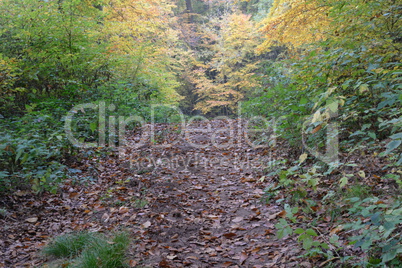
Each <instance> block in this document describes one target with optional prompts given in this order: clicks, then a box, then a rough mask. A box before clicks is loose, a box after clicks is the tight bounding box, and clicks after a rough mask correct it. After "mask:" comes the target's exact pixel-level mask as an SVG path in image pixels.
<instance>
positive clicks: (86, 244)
mask: <svg viewBox="0 0 402 268" xmlns="http://www.w3.org/2000/svg"><path fill="white" fill-rule="evenodd" d="M129 243H130V239H129V236H128V235H127V234H126V233H118V234H116V235H115V236H113V237H110V238H108V237H106V236H105V235H103V234H99V233H88V232H80V233H74V234H67V235H62V236H59V237H57V238H56V239H54V240H53V241H52V242H51V243H50V244H49V245H48V246H46V247H45V248H44V249H43V251H42V252H43V254H44V255H46V256H49V257H53V258H54V259H64V265H65V266H66V267H76V268H80V267H82V268H91V267H94V268H97V267H105V268H120V267H128V265H127V264H126V255H125V254H126V250H127V247H128V245H129Z"/></svg>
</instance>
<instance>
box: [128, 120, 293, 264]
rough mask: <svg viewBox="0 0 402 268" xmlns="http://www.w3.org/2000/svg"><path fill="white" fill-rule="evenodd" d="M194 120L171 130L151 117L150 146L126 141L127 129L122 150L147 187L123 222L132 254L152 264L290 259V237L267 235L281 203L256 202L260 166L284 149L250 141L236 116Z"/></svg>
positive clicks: (140, 183) (140, 184) (260, 196)
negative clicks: (132, 219) (184, 128)
mask: <svg viewBox="0 0 402 268" xmlns="http://www.w3.org/2000/svg"><path fill="white" fill-rule="evenodd" d="M193 128H197V129H199V130H198V131H194V132H188V133H187V134H188V135H183V136H182V137H178V136H177V133H178V132H179V130H180V126H179V125H177V126H175V125H158V126H156V127H154V129H153V130H154V131H152V132H151V133H155V135H154V137H153V138H151V139H150V140H152V139H153V141H154V145H153V146H149V145H148V146H141V147H140V149H138V148H137V149H132V147H136V146H137V144H138V142H139V140H140V139H139V137H138V135H134V136H132V137H131V139H130V141H131V144H133V145H134V146H131V147H130V146H128V147H127V148H126V150H125V152H124V153H123V159H124V158H126V159H129V162H130V163H131V164H130V168H131V171H132V172H133V171H135V172H137V175H135V177H136V179H134V180H133V182H138V184H137V183H134V184H135V185H136V187H137V188H138V189H141V188H142V189H144V190H145V191H146V194H144V196H143V198H144V200H146V203H147V206H146V207H145V208H144V209H142V210H139V211H138V212H137V216H136V224H135V225H132V226H130V227H131V228H132V232H133V234H134V236H135V238H136V239H137V241H138V244H137V245H136V246H135V247H134V248H133V253H134V255H135V256H136V257H135V259H136V260H138V261H139V263H140V264H142V265H145V266H151V267H280V266H281V261H282V260H283V261H284V263H283V264H282V266H283V267H291V266H295V265H296V264H297V263H298V262H297V259H295V258H293V260H292V256H297V255H298V253H299V252H300V251H299V250H298V249H297V246H296V245H295V243H294V242H292V243H288V245H286V242H284V241H277V240H276V239H275V237H274V233H275V231H274V222H276V220H275V218H276V217H277V216H278V215H279V214H280V213H281V211H282V209H280V208H279V207H276V206H268V205H266V204H265V203H264V202H263V195H264V191H263V189H264V188H265V187H266V186H267V179H265V178H264V177H263V174H262V173H263V170H264V169H267V168H269V167H268V166H267V164H268V163H269V161H272V160H275V159H280V158H282V157H284V156H285V155H284V153H285V152H284V150H282V152H281V153H279V152H277V151H276V149H277V148H273V147H271V148H269V147H266V148H255V146H254V145H253V144H252V143H251V142H252V141H248V142H246V138H248V136H245V135H244V133H245V132H244V131H245V130H244V122H240V121H238V120H229V121H227V120H215V121H210V122H208V123H206V122H204V123H203V124H201V125H197V126H196V127H195V126H193ZM200 129H202V131H201V130H200ZM239 130H240V131H239ZM261 134H264V133H260V134H259V135H261ZM158 137H159V140H158ZM260 138H261V137H260ZM147 139H148V138H147V137H145V140H147ZM174 143H176V144H174ZM254 143H255V144H257V143H256V142H255V141H254ZM128 144H130V142H129V143H128ZM171 144H174V145H172V146H171V147H166V148H161V147H162V145H166V146H169V145H171ZM201 147H202V148H201ZM280 154H282V155H280ZM149 167H151V168H152V171H151V170H148V169H147V168H149ZM261 178H262V179H261ZM288 242H290V241H288ZM292 262H293V264H292ZM289 265H290V266H289Z"/></svg>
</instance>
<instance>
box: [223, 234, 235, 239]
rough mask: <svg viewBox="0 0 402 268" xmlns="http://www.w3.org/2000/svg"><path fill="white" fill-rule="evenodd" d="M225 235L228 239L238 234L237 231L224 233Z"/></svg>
mask: <svg viewBox="0 0 402 268" xmlns="http://www.w3.org/2000/svg"><path fill="white" fill-rule="evenodd" d="M223 236H224V237H226V238H228V239H231V238H233V237H235V236H237V235H236V234H235V233H226V234H223Z"/></svg>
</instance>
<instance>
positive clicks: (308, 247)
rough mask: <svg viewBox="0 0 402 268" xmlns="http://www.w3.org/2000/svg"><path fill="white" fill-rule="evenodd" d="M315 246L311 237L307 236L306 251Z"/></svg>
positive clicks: (304, 244) (305, 239)
mask: <svg viewBox="0 0 402 268" xmlns="http://www.w3.org/2000/svg"><path fill="white" fill-rule="evenodd" d="M312 245H313V239H312V238H311V237H310V236H306V237H305V238H304V239H303V248H304V249H305V250H309V249H310V248H311V246H312Z"/></svg>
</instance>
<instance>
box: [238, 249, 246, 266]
mask: <svg viewBox="0 0 402 268" xmlns="http://www.w3.org/2000/svg"><path fill="white" fill-rule="evenodd" d="M247 259H248V255H247V253H245V252H244V251H243V252H242V253H241V254H240V259H239V262H240V265H242V264H243V263H244V262H245V261H246V260H247Z"/></svg>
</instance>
